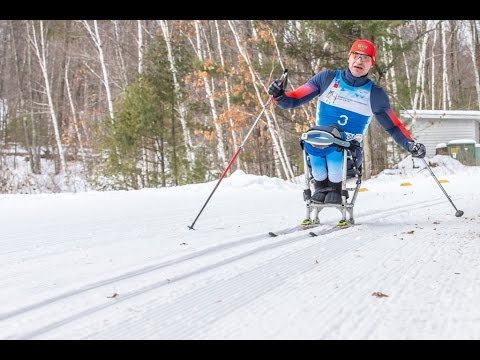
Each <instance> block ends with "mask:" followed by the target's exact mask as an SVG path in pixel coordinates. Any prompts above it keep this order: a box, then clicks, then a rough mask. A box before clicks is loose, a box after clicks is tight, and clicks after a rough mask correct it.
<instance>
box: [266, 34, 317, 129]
mask: <svg viewBox="0 0 480 360" xmlns="http://www.w3.org/2000/svg"><path fill="white" fill-rule="evenodd" d="M268 28H269V30H270V34H271V35H272V39H273V44H274V45H275V51H276V52H277V56H278V62H279V63H280V66H281V67H282V70H283V71H285V65H284V64H283V60H282V55H281V54H280V49H279V48H278V42H277V38H276V37H275V33H274V32H273V30H272V29H271V28H270V27H268ZM288 84H289V85H290V88H291V89H292V90H295V86H294V84H293V82H291V81H289V82H288ZM287 86H288V85H287ZM302 110H303V112H304V114H305V117H306V119H307V121H308V120H309V119H313V115H312V114H311V113H310V111H308V107H307V106H302Z"/></svg>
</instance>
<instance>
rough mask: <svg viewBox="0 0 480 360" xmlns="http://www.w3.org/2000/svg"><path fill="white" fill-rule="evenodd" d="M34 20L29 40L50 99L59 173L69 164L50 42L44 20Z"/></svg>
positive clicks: (49, 104)
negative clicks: (52, 81) (50, 70)
mask: <svg viewBox="0 0 480 360" xmlns="http://www.w3.org/2000/svg"><path fill="white" fill-rule="evenodd" d="M35 22H36V21H34V20H32V21H29V23H28V24H29V41H30V44H31V45H32V46H33V50H34V53H35V55H36V57H37V60H38V64H39V65H40V69H41V72H42V76H43V80H44V89H45V95H46V97H47V101H48V110H49V113H50V118H51V120H52V126H53V130H54V134H55V142H56V144H57V150H58V158H59V160H60V169H59V173H65V172H66V170H67V165H66V162H65V154H64V151H63V146H62V140H61V135H60V129H59V124H58V121H57V113H56V111H55V108H54V106H53V95H52V90H51V85H50V74H49V73H48V56H47V47H48V43H47V42H46V29H45V28H44V24H43V20H39V21H38V27H39V29H38V30H37V27H36V25H35Z"/></svg>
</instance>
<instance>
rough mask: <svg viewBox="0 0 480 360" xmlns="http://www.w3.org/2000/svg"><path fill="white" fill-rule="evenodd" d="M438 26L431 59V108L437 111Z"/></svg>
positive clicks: (434, 33) (434, 32) (434, 34)
mask: <svg viewBox="0 0 480 360" xmlns="http://www.w3.org/2000/svg"><path fill="white" fill-rule="evenodd" d="M436 27H437V24H435V30H434V31H433V40H432V57H431V59H432V60H431V62H430V63H431V67H432V72H431V75H432V76H431V81H430V82H431V94H430V95H431V100H430V101H431V104H432V106H431V108H432V110H435V92H436V91H435V90H436V89H435V75H436V71H437V69H436V68H435V56H436V55H435V44H436V42H437V33H438V30H437V28H436Z"/></svg>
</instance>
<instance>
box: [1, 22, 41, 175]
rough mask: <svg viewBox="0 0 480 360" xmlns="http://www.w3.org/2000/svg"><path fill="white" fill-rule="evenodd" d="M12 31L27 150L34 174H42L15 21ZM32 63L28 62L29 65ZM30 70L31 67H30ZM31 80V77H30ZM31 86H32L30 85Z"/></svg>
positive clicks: (11, 25) (11, 26) (11, 23)
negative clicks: (27, 106) (29, 123)
mask: <svg viewBox="0 0 480 360" xmlns="http://www.w3.org/2000/svg"><path fill="white" fill-rule="evenodd" d="M10 31H11V39H12V42H13V46H12V48H13V57H14V63H15V75H16V80H17V88H18V93H19V95H20V109H19V111H20V113H21V117H22V123H23V131H24V137H25V146H26V147H27V152H28V156H29V163H30V170H31V171H32V173H34V174H41V167H40V156H37V157H35V153H37V155H38V151H36V149H34V147H33V145H32V143H35V141H36V138H33V135H34V134H35V126H34V124H33V118H30V120H31V121H32V141H30V134H29V133H28V122H27V114H26V99H25V93H24V88H23V81H22V80H23V78H24V72H23V71H21V70H20V59H19V57H18V48H17V41H16V34H15V32H14V29H13V21H10ZM27 51H28V54H29V56H28V60H30V51H31V50H30V48H28V49H27ZM29 65H30V63H29V62H28V66H29ZM24 67H25V64H22V68H24ZM29 70H30V67H29ZM29 74H30V75H31V71H29ZM29 80H31V78H30V79H29ZM30 88H31V86H30ZM30 107H31V105H30ZM2 109H5V107H4V106H3V105H2Z"/></svg>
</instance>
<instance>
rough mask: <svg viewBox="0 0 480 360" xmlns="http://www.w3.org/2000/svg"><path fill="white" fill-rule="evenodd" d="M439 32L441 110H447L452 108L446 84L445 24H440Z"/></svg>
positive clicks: (447, 84) (448, 87) (448, 88)
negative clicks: (441, 89)
mask: <svg viewBox="0 0 480 360" xmlns="http://www.w3.org/2000/svg"><path fill="white" fill-rule="evenodd" d="M440 32H441V34H442V66H443V99H442V108H443V110H448V109H451V108H452V100H451V98H450V85H449V83H448V81H449V80H448V65H447V27H446V22H445V21H442V22H441V23H440Z"/></svg>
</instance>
